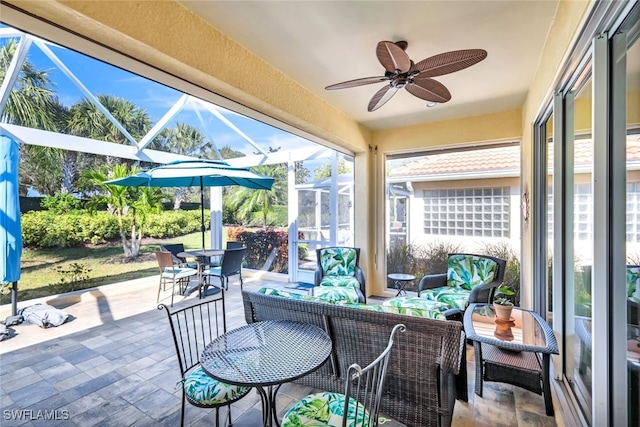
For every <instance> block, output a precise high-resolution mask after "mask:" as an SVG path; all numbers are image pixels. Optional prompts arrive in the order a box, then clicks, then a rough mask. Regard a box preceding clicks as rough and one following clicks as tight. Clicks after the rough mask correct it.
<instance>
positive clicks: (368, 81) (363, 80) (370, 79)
mask: <svg viewBox="0 0 640 427" xmlns="http://www.w3.org/2000/svg"><path fill="white" fill-rule="evenodd" d="M385 80H389V78H388V77H385V76H380V77H363V78H361V79H354V80H348V81H346V82H342V83H336V84H334V85H329V86H327V87H325V89H326V90H334V89H346V88H348V87H356V86H364V85H370V84H373V83H380V82H383V81H385Z"/></svg>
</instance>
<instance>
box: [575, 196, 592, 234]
mask: <svg viewBox="0 0 640 427" xmlns="http://www.w3.org/2000/svg"><path fill="white" fill-rule="evenodd" d="M573 209H574V221H573V224H574V227H575V229H574V231H573V234H574V239H575V240H582V241H591V240H593V192H592V191H591V184H576V185H575V187H574V195H573Z"/></svg>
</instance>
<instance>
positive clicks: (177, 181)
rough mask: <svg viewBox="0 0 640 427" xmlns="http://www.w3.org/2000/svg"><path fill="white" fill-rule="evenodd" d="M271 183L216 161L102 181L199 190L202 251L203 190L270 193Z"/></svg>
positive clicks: (178, 164)
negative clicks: (234, 188)
mask: <svg viewBox="0 0 640 427" xmlns="http://www.w3.org/2000/svg"><path fill="white" fill-rule="evenodd" d="M273 181H274V179H273V178H271V177H268V176H264V175H259V174H257V173H254V172H251V171H250V170H249V168H238V167H232V166H230V165H229V164H228V163H226V162H222V161H218V160H204V159H196V160H178V161H175V162H171V163H167V164H166V165H162V166H158V167H155V168H152V169H149V170H148V171H145V172H140V173H137V174H135V175H131V176H127V177H124V178H119V179H113V180H111V181H106V182H105V183H106V184H113V185H122V186H127V187H143V186H148V187H200V216H201V221H202V225H201V231H202V247H203V248H204V247H205V242H204V234H205V229H206V227H205V225H204V187H226V186H228V185H240V186H243V187H247V188H253V189H256V190H271V187H272V186H273Z"/></svg>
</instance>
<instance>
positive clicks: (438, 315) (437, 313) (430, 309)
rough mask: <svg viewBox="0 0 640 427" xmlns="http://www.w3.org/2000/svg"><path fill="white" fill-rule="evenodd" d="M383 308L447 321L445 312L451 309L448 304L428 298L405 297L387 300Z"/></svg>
mask: <svg viewBox="0 0 640 427" xmlns="http://www.w3.org/2000/svg"><path fill="white" fill-rule="evenodd" d="M382 305H383V306H386V307H393V308H398V309H404V310H416V311H418V310H419V311H421V312H423V313H425V315H423V316H421V317H429V318H431V319H440V320H443V319H445V315H444V311H446V310H448V309H449V308H451V307H450V306H449V305H447V304H443V303H441V302H438V301H433V300H427V299H426V298H420V297H413V296H403V297H396V298H391V299H389V300H386V301H384V302H383V303H382Z"/></svg>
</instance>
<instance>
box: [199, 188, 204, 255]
mask: <svg viewBox="0 0 640 427" xmlns="http://www.w3.org/2000/svg"><path fill="white" fill-rule="evenodd" d="M200 221H201V224H202V226H201V227H200V231H202V249H204V248H205V246H204V231H205V227H204V188H203V186H202V177H200Z"/></svg>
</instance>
